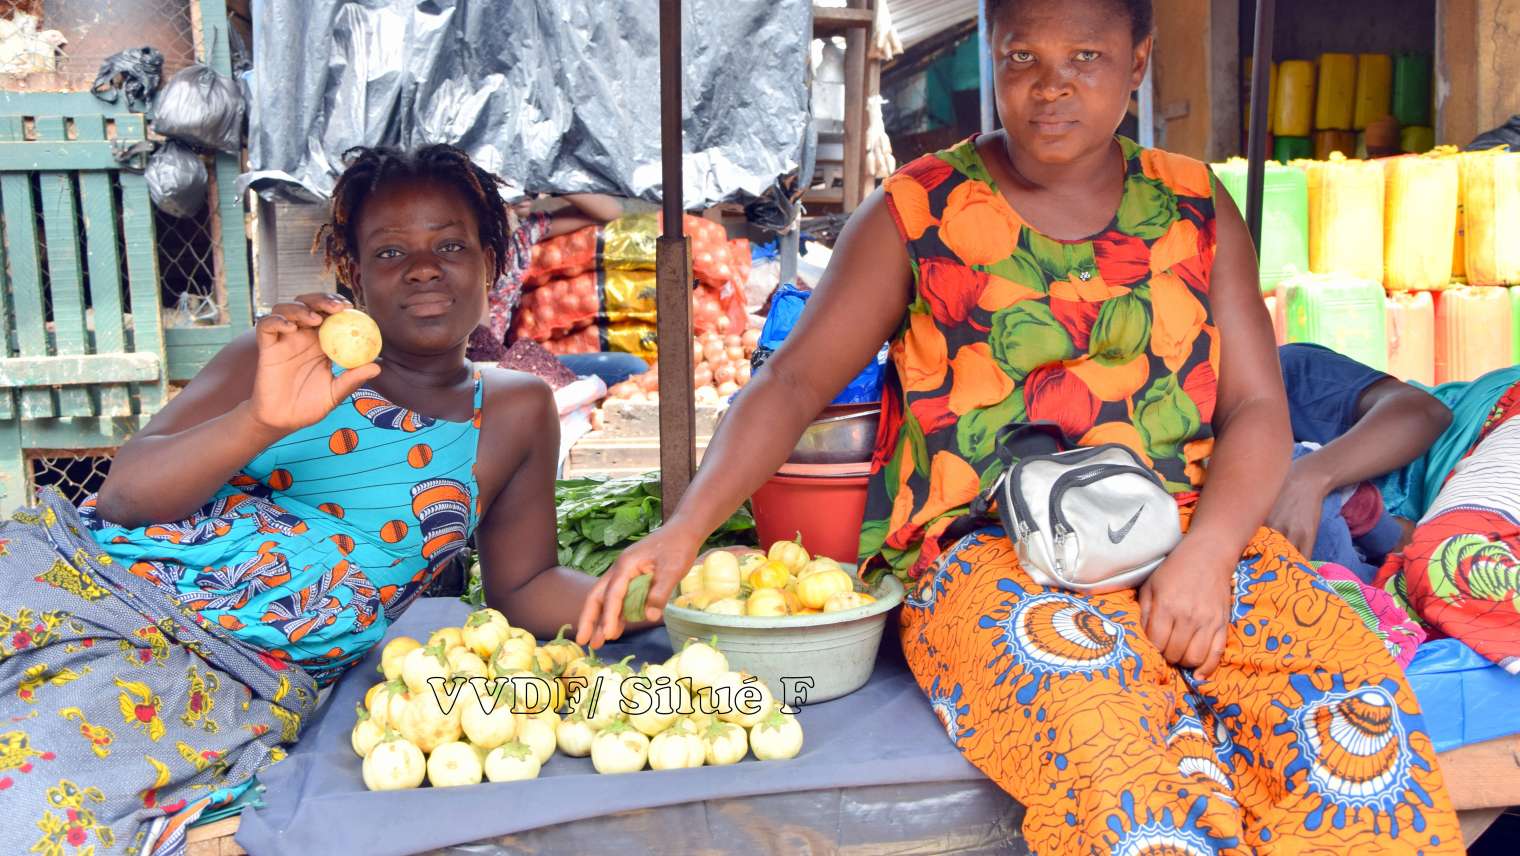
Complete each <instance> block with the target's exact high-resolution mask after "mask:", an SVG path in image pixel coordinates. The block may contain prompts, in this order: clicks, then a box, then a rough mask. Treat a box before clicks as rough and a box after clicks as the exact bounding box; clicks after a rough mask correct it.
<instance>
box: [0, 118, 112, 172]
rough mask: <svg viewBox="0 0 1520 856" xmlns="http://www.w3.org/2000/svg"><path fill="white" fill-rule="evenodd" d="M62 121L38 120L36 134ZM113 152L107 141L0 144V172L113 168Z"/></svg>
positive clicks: (60, 123) (57, 119) (51, 119)
mask: <svg viewBox="0 0 1520 856" xmlns="http://www.w3.org/2000/svg"><path fill="white" fill-rule="evenodd" d="M54 122H56V123H58V125H59V127H60V128H61V127H62V125H63V119H62V118H59V117H57V116H39V117H37V126H38V134H39V135H40V134H41V133H42V131H41V128H42V127H43V125H44V123H47V124H48V125H49V126H51V124H52V123H54ZM118 166H119V164H118V163H117V161H116V149H115V147H114V146H113V145H112V144H111V143H110V142H109V141H106V140H64V139H58V140H48V141H42V140H38V141H35V142H3V143H0V172H41V171H45V170H52V171H55V172H61V171H67V170H76V169H88V170H109V169H116V168H117V167H118Z"/></svg>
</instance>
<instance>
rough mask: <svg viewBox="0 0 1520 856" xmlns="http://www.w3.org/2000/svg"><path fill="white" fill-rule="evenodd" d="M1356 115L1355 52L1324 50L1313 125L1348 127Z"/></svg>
mask: <svg viewBox="0 0 1520 856" xmlns="http://www.w3.org/2000/svg"><path fill="white" fill-rule="evenodd" d="M1355 118H1356V56H1355V55H1353V54H1347V53H1327V54H1323V55H1321V56H1320V58H1319V90H1318V93H1317V95H1316V96H1315V102H1314V127H1315V129H1316V130H1320V131H1349V130H1351V125H1352V122H1353V120H1354V119H1355Z"/></svg>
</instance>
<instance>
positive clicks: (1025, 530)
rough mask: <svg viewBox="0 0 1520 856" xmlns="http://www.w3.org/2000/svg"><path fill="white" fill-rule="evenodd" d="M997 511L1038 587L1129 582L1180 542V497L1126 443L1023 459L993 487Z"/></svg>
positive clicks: (1088, 587)
mask: <svg viewBox="0 0 1520 856" xmlns="http://www.w3.org/2000/svg"><path fill="white" fill-rule="evenodd" d="M993 492H994V494H995V496H996V498H997V505H998V514H999V516H1000V517H1002V518H1003V525H1004V526H1005V527H1007V529H1008V533H1009V535H1010V536H1011V537H1013V538H1014V539H1015V541H1016V544H1017V547H1018V554H1019V561H1020V562H1021V563H1022V564H1023V567H1024V572H1025V573H1027V574H1029V577H1030V579H1033V580H1034V581H1035V582H1037V583H1039V584H1040V585H1045V586H1056V587H1059V588H1065V589H1071V590H1073V591H1080V592H1086V593H1089V594H1100V593H1102V592H1109V591H1117V590H1119V589H1126V588H1134V587H1135V586H1138V585H1140V583H1142V582H1144V581H1145V578H1146V577H1148V576H1150V573H1151V571H1154V570H1155V569H1156V567H1157V566H1158V565H1160V564H1161V562H1162V560H1163V559H1165V558H1166V557H1167V554H1168V553H1170V552H1171V551H1172V550H1173V549H1175V548H1176V546H1177V543H1178V542H1179V541H1181V540H1182V523H1181V518H1180V516H1179V515H1178V513H1177V502H1176V501H1175V500H1174V499H1172V495H1171V494H1170V493H1168V492H1167V490H1166V487H1165V486H1164V485H1162V483H1161V479H1160V478H1159V477H1158V476H1157V475H1156V474H1155V472H1153V471H1152V470H1151V469H1150V468H1149V467H1147V466H1146V465H1145V463H1144V462H1143V461H1141V460H1140V458H1139V456H1137V455H1136V454H1135V453H1134V451H1132V450H1131V449H1130V448H1129V447H1128V446H1121V445H1118V444H1109V445H1103V446H1092V447H1088V448H1084V449H1075V450H1072V451H1070V452H1059V453H1056V454H1053V455H1034V456H1031V457H1026V458H1021V459H1020V460H1019V462H1018V463H1017V464H1015V465H1014V467H1013V470H1012V471H1010V472H1009V473H1008V474H1007V477H1006V478H1004V479H1002V480H1001V481H1000V482H999V483H998V484H997V485H996V486H994V487H993Z"/></svg>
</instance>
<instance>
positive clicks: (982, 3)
mask: <svg viewBox="0 0 1520 856" xmlns="http://www.w3.org/2000/svg"><path fill="white" fill-rule="evenodd" d="M976 7H977V8H976V43H977V46H978V48H979V50H978V51H977V52H976V53H977V59H978V65H979V67H980V69H981V82H982V84H981V102H982V133H984V134H990V133H992V132H993V131H995V130H997V98H996V94H995V93H994V92H993V88H992V22H990V21H988V20H987V0H978V2H977V4H976Z"/></svg>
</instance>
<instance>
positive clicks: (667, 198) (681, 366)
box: [655, 0, 697, 520]
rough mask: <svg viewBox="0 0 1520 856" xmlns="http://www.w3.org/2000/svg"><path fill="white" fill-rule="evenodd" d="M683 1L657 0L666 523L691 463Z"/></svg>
mask: <svg viewBox="0 0 1520 856" xmlns="http://www.w3.org/2000/svg"><path fill="white" fill-rule="evenodd" d="M681 72H682V65H681V0H660V161H661V164H660V165H661V166H662V167H663V169H664V186H663V188H662V191H661V192H662V193H663V195H664V199H663V200H662V201H663V202H664V213H665V222H664V229H663V234H661V235H660V238H659V241H658V243H657V245H656V255H655V304H656V307H657V312H658V315H657V323H656V334H657V336H658V342H659V362H660V367H659V371H660V380H661V381H662V383H661V384H660V389H659V392H660V499H661V505H662V511H663V515H664V518H665V519H666V520H669V519H670V515H671V514H673V513H674V512H675V510H676V504H677V503H679V502H680V501H681V496H682V494H684V493H685V492H686V488H687V486H688V485H690V484H691V478H692V474H693V473H695V472H696V468H697V453H696V421H697V415H696V402H695V395H694V390H693V388H692V377H691V375H692V356H691V341H692V339H691V248H690V246H689V245H688V243H687V240H686V233H685V228H684V224H683V222H682V219H683V217H684V215H685V205H684V201H683V198H682V192H683V188H684V180H683V178H682V169H681V166H682V163H681V157H682V149H683V147H682V145H681V122H682V111H681Z"/></svg>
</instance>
